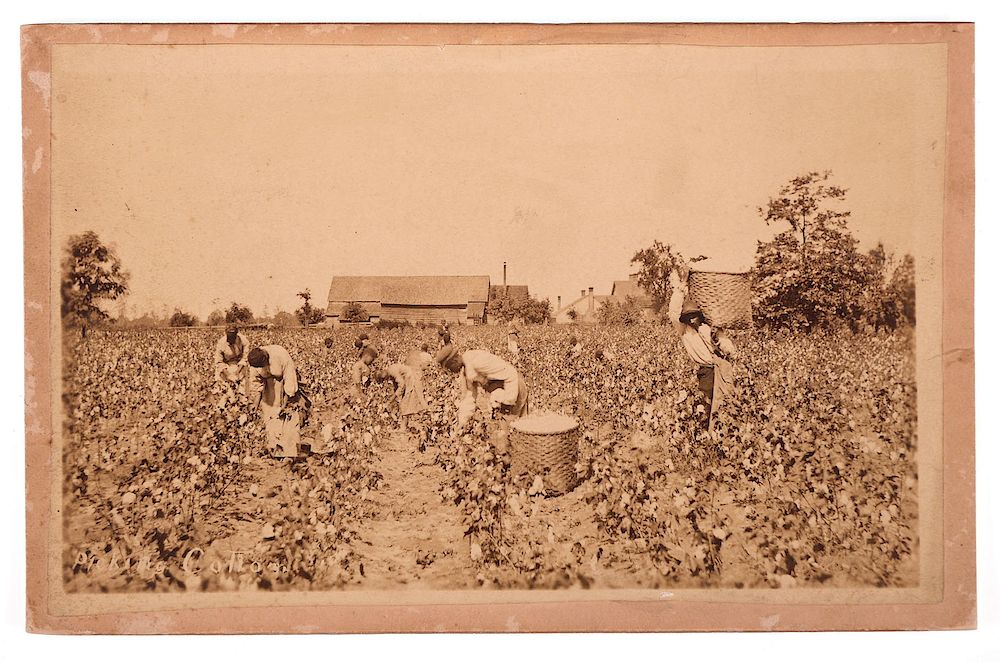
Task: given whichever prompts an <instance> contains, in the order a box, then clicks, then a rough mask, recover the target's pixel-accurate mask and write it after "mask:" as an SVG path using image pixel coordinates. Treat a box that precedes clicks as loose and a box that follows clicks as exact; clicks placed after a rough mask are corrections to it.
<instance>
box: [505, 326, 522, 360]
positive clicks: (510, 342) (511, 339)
mask: <svg viewBox="0 0 1000 662" xmlns="http://www.w3.org/2000/svg"><path fill="white" fill-rule="evenodd" d="M517 341H518V337H517V329H511V330H510V333H508V334H507V351H508V352H510V356H511V362H512V363H513V364H514V365H515V366H516V365H517V364H518V363H520V361H521V348H520V346H519V345H518V344H517Z"/></svg>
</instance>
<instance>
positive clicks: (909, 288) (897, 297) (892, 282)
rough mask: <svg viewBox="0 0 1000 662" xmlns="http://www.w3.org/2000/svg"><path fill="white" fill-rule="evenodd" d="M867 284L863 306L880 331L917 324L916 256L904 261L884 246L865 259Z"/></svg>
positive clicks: (871, 251) (870, 252) (905, 257)
mask: <svg viewBox="0 0 1000 662" xmlns="http://www.w3.org/2000/svg"><path fill="white" fill-rule="evenodd" d="M865 262H866V266H867V270H868V273H867V282H866V284H865V290H864V296H863V298H862V305H863V307H864V311H865V318H866V320H867V321H868V323H869V324H871V325H872V326H873V327H874V328H875V330H876V331H878V330H879V329H882V328H888V329H897V328H899V327H900V326H903V325H905V324H914V323H916V314H915V313H916V310H915V308H916V306H915V304H916V283H915V282H914V264H913V256H912V255H904V256H903V259H902V260H901V261H897V260H896V259H895V257H894V256H893V255H892V254H890V253H888V252H886V250H885V247H884V246H883V245H882V244H881V243H880V244H879V245H878V246H876V247H875V248H873V249H871V250H870V251H868V254H867V255H865Z"/></svg>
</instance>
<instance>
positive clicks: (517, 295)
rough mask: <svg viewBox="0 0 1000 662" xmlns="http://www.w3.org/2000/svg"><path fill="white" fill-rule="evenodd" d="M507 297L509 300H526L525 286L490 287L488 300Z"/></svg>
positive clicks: (526, 288)
mask: <svg viewBox="0 0 1000 662" xmlns="http://www.w3.org/2000/svg"><path fill="white" fill-rule="evenodd" d="M505 295H506V296H509V297H510V298H511V299H527V298H528V286H527V285H491V286H490V298H491V299H498V298H500V297H502V296H505Z"/></svg>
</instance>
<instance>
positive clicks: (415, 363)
mask: <svg viewBox="0 0 1000 662" xmlns="http://www.w3.org/2000/svg"><path fill="white" fill-rule="evenodd" d="M429 350H430V348H429V347H428V346H427V343H424V344H423V345H421V346H420V349H415V350H413V351H412V352H410V353H409V354H407V355H406V359H405V360H404V361H403V363H405V364H406V365H408V366H410V367H411V368H417V369H418V370H422V369H423V367H424V366H426V365H427V364H429V363H430V362H431V361H433V360H434V357H433V356H431V354H430V351H429Z"/></svg>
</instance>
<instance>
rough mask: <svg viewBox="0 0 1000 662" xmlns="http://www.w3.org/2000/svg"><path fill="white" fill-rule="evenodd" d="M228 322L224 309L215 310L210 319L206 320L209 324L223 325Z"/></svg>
mask: <svg viewBox="0 0 1000 662" xmlns="http://www.w3.org/2000/svg"><path fill="white" fill-rule="evenodd" d="M225 323H226V313H225V311H222V310H213V311H212V312H211V313H210V314H209V316H208V319H206V320H205V324H206V325H208V326H222V325H223V324H225Z"/></svg>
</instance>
